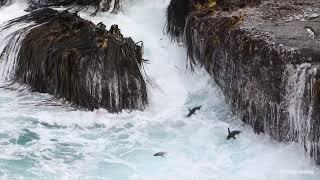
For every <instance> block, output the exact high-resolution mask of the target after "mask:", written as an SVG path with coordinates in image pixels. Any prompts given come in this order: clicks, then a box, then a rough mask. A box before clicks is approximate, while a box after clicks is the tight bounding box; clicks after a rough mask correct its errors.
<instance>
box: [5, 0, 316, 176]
mask: <svg viewBox="0 0 320 180" xmlns="http://www.w3.org/2000/svg"><path fill="white" fill-rule="evenodd" d="M168 3H169V1H168V0H159V1H151V0H135V1H134V0H132V1H130V2H127V3H126V6H125V9H124V12H123V13H122V14H120V15H108V14H98V15H97V16H95V17H91V16H90V13H88V12H83V13H81V16H82V17H83V18H86V19H88V20H91V21H93V22H95V23H98V22H101V21H102V22H104V23H105V24H106V25H107V27H108V26H111V25H112V24H115V23H116V24H119V27H120V28H121V30H122V33H123V34H124V35H125V36H131V37H132V38H133V39H134V40H135V41H140V40H142V41H143V42H144V58H146V59H149V60H150V64H147V65H146V66H145V70H146V73H147V74H148V76H149V78H150V79H151V80H152V82H153V84H152V85H151V84H150V85H149V87H148V89H149V96H150V105H149V107H148V108H147V109H146V110H145V111H144V112H141V111H132V112H130V111H123V112H122V113H119V114H110V113H108V112H107V111H106V110H103V109H100V110H96V111H93V112H91V111H90V112H88V111H79V110H75V109H73V108H71V107H70V106H68V104H67V103H65V102H61V101H58V100H55V99H54V98H53V97H52V96H50V95H48V94H40V93H31V92H28V91H24V90H22V89H21V88H20V89H3V88H1V89H0V127H1V128H0V179H1V180H2V179H47V180H49V179H85V180H89V179H90V180H91V179H92V180H93V179H107V180H126V179H129V180H221V179H225V180H319V179H320V169H319V167H317V166H315V164H314V163H313V162H312V161H311V160H310V158H309V157H308V156H307V155H305V154H304V152H303V151H302V150H301V148H300V147H299V146H298V145H297V144H295V143H290V144H284V143H278V142H275V141H273V140H271V139H270V138H269V137H268V136H267V135H264V134H260V135H257V134H254V132H253V131H252V129H251V128H250V127H249V126H247V125H245V124H243V123H242V122H241V121H240V120H239V119H237V118H236V117H234V116H233V115H232V114H231V113H230V111H229V108H228V106H227V105H226V104H225V102H224V96H223V94H222V93H221V91H220V90H219V88H218V87H217V85H216V84H215V83H214V82H213V81H212V78H211V77H210V76H209V75H208V74H207V73H206V72H205V71H204V70H202V69H201V68H199V69H197V70H196V72H195V73H192V72H190V71H189V70H186V50H185V47H184V46H183V45H181V44H180V45H179V44H176V43H172V42H171V41H170V39H169V38H168V37H167V36H166V35H164V34H163V27H164V24H165V8H166V6H167V4H168ZM25 7H26V5H25V4H24V3H23V2H17V1H16V3H14V4H13V5H11V6H8V7H2V8H1V9H0V22H4V21H7V20H9V19H12V18H14V17H18V16H20V15H23V14H25V12H24V11H23V9H24V8H25ZM0 40H1V35H0ZM2 41H3V40H1V41H0V42H2ZM3 83H5V82H4V80H2V81H1V82H0V85H1V84H3ZM197 105H202V108H201V110H200V111H198V112H197V114H196V115H194V116H192V117H191V118H185V115H186V114H187V113H188V108H189V107H193V106H197ZM228 127H230V128H231V129H238V130H241V131H242V133H241V134H240V136H238V137H237V139H236V140H230V141H226V135H227V128H228ZM159 151H164V152H167V156H166V157H164V158H162V157H154V156H153V154H154V153H156V152H159Z"/></svg>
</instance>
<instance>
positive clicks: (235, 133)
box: [227, 128, 241, 140]
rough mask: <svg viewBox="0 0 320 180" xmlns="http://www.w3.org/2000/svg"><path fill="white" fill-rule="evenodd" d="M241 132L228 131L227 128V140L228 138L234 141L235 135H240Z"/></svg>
mask: <svg viewBox="0 0 320 180" xmlns="http://www.w3.org/2000/svg"><path fill="white" fill-rule="evenodd" d="M240 133H241V131H238V130H235V131H230V129H229V128H228V136H227V140H229V139H230V138H233V139H236V137H235V136H236V135H237V134H240Z"/></svg>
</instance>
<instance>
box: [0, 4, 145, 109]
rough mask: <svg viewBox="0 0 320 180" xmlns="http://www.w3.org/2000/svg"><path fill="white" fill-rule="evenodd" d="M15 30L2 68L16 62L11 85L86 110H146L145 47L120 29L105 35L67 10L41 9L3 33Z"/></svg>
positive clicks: (4, 52) (100, 26)
mask: <svg viewBox="0 0 320 180" xmlns="http://www.w3.org/2000/svg"><path fill="white" fill-rule="evenodd" d="M31 22H33V23H32V24H29V25H27V26H26V25H22V24H24V23H31ZM16 25H21V26H20V28H19V29H18V30H16V31H15V32H14V33H12V34H10V35H8V37H7V38H9V39H11V40H10V41H8V44H7V45H6V47H5V48H4V49H0V51H1V54H2V58H3V61H4V62H6V63H3V64H2V65H4V66H6V64H11V63H13V62H10V61H14V63H15V66H10V67H4V68H9V69H8V71H9V72H11V73H9V74H5V76H7V77H8V79H9V80H10V81H11V82H13V83H19V84H25V85H28V87H29V88H30V90H31V91H36V92H41V93H49V94H52V95H54V96H55V97H56V98H59V99H62V100H67V101H68V102H71V104H73V105H74V106H75V107H78V108H83V109H89V110H93V109H98V108H105V109H107V110H109V111H110V112H119V111H121V110H122V109H137V110H143V109H144V108H145V106H146V105H147V103H148V100H147V90H146V83H145V80H144V73H142V71H143V70H142V68H143V63H144V60H143V59H142V45H140V44H141V43H136V42H134V41H133V40H132V39H131V38H124V37H123V35H122V34H121V32H120V29H119V28H118V26H117V25H113V26H111V28H110V29H109V30H106V29H104V28H105V25H104V24H102V23H99V24H98V25H95V24H93V23H92V22H90V21H86V20H84V19H82V18H80V17H79V16H78V15H76V14H72V13H69V12H67V11H56V10H53V9H41V10H38V11H34V12H32V13H30V14H28V15H26V16H22V17H20V18H17V19H14V20H12V21H10V22H8V23H7V24H5V25H4V26H2V27H1V32H2V33H5V32H9V31H12V28H16ZM7 34H8V33H7ZM15 52H16V53H17V56H14V58H11V57H12V54H11V53H15Z"/></svg>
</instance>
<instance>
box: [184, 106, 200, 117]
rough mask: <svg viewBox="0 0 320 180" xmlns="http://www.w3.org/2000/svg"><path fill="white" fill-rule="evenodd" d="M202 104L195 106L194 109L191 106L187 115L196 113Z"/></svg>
mask: <svg viewBox="0 0 320 180" xmlns="http://www.w3.org/2000/svg"><path fill="white" fill-rule="evenodd" d="M200 108H201V106H197V107H194V108H192V109H190V108H189V114H188V115H187V116H186V117H190V116H192V115H193V114H195V113H196V111H197V110H200Z"/></svg>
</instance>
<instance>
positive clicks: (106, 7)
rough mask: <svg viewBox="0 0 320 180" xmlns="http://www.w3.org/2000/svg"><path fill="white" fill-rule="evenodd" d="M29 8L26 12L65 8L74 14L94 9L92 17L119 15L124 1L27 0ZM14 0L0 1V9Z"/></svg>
mask: <svg viewBox="0 0 320 180" xmlns="http://www.w3.org/2000/svg"><path fill="white" fill-rule="evenodd" d="M26 1H27V2H28V4H29V8H28V9H26V11H30V12H31V11H33V10H37V9H40V8H49V7H59V8H60V7H65V8H68V10H72V11H74V12H78V11H82V10H88V9H89V8H93V9H94V11H93V12H92V15H93V16H94V15H96V14H97V13H98V12H111V13H117V12H119V11H121V10H122V3H123V0H26ZM11 3H12V0H0V7H1V6H4V5H9V4H11Z"/></svg>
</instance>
